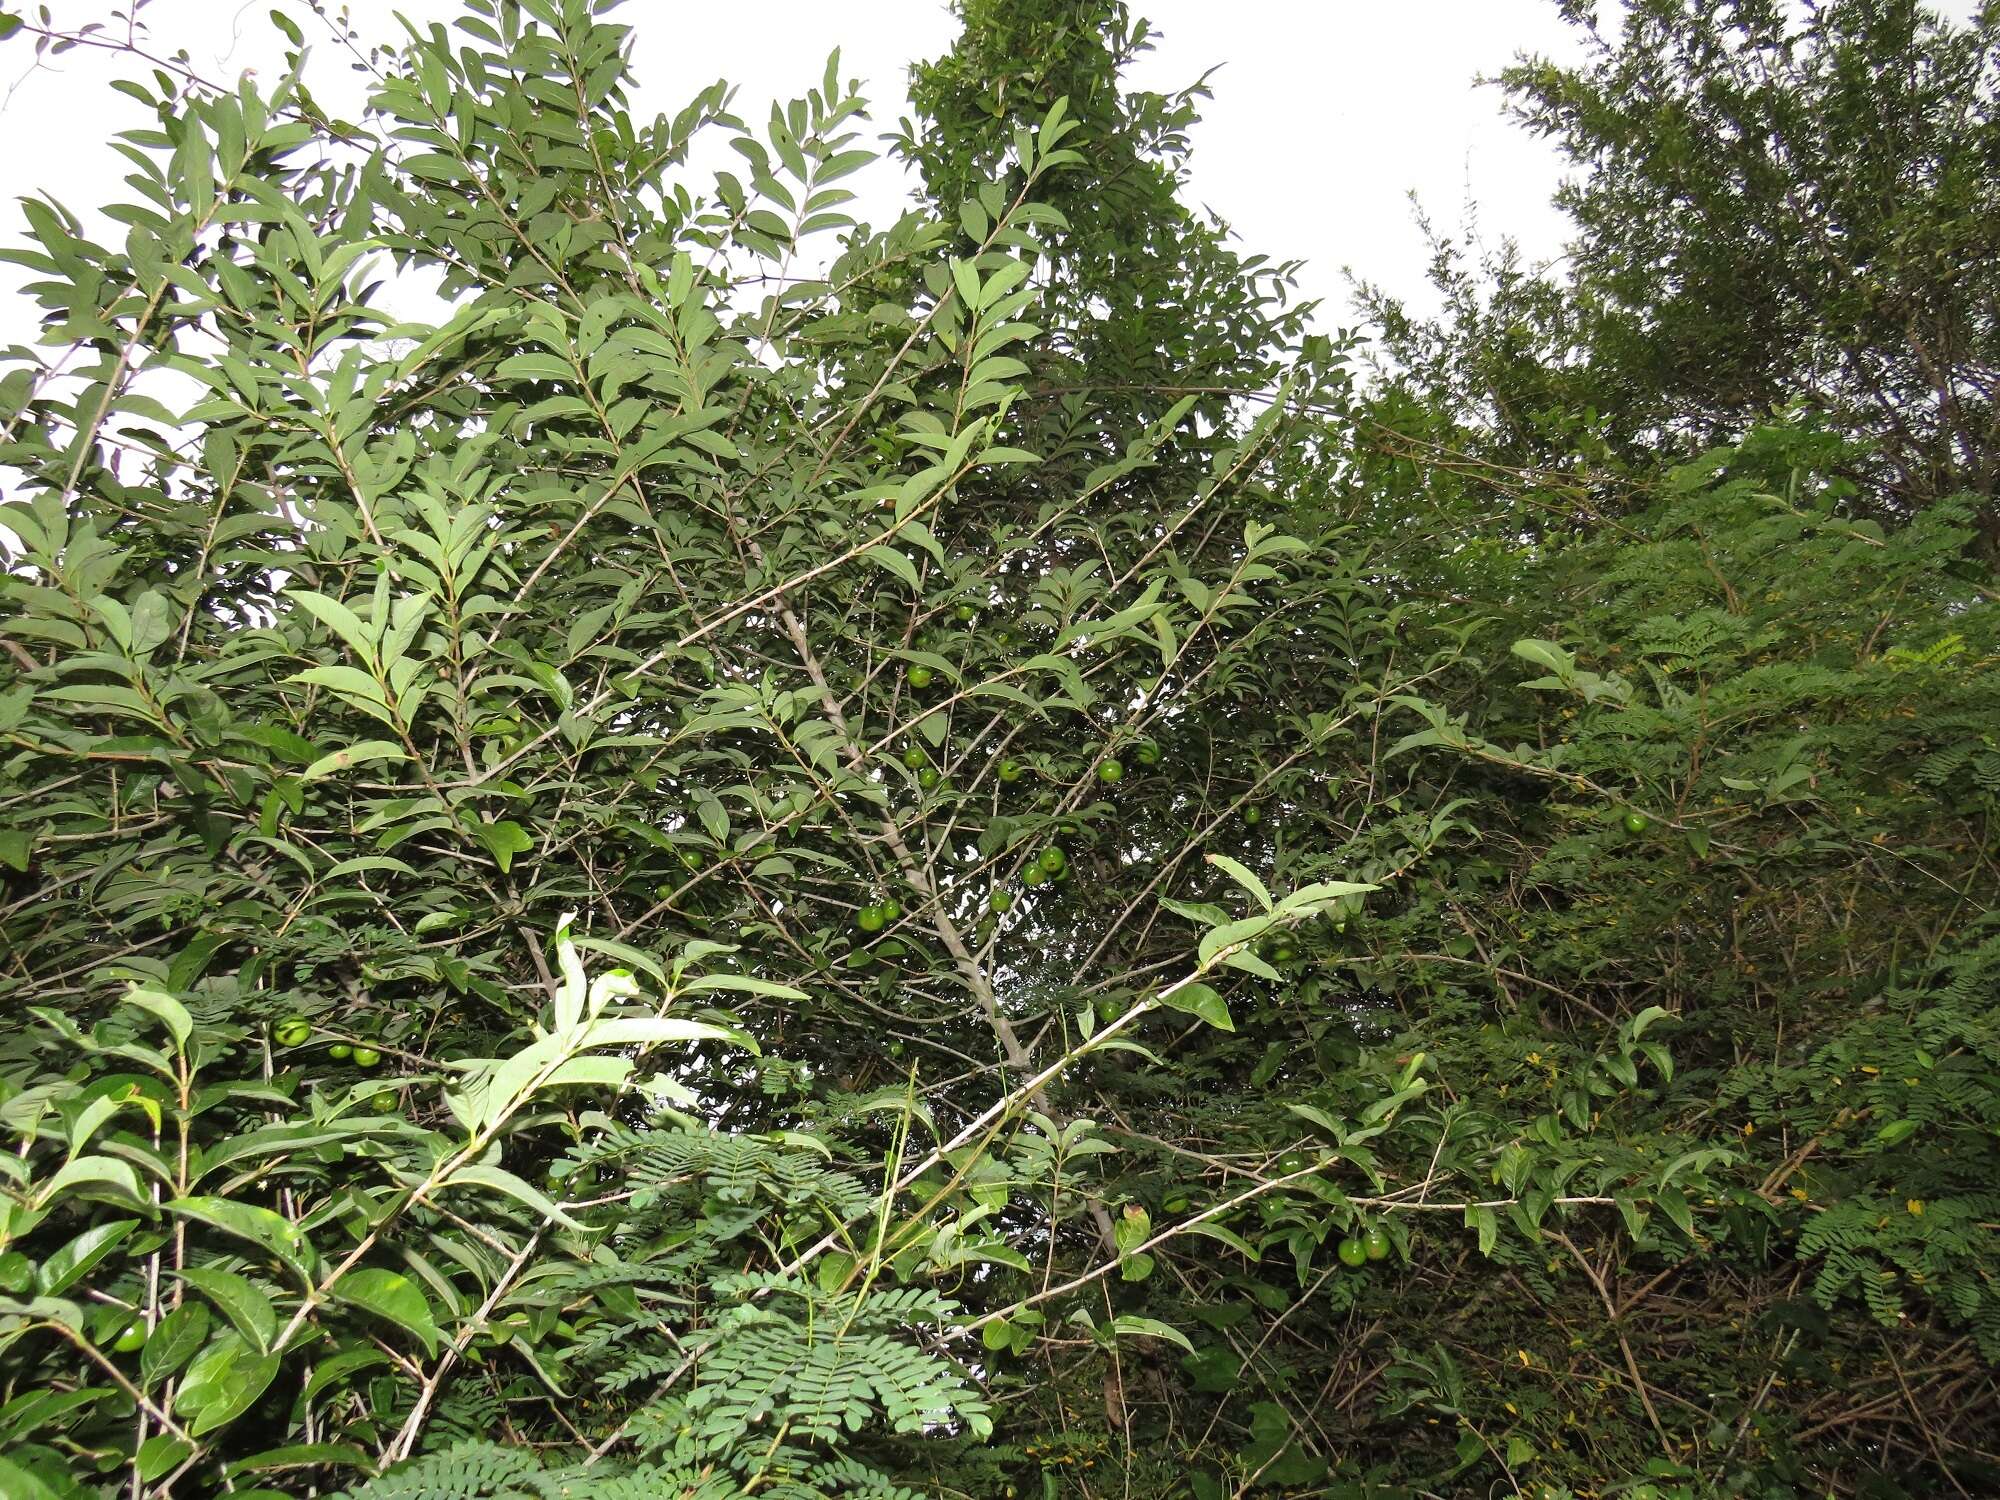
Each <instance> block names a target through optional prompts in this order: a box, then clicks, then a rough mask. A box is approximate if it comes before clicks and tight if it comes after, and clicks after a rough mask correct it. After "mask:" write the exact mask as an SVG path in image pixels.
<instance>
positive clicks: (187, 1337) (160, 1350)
mask: <svg viewBox="0 0 2000 1500" xmlns="http://www.w3.org/2000/svg"><path fill="white" fill-rule="evenodd" d="M212 1321H213V1320H212V1319H211V1318H210V1316H209V1311H208V1304H207V1303H206V1302H196V1301H193V1300H192V1299H190V1300H188V1301H186V1302H183V1303H182V1304H181V1305H180V1306H179V1307H177V1308H175V1309H174V1310H173V1311H172V1312H170V1313H168V1314H167V1315H166V1316H165V1317H164V1318H162V1319H160V1321H159V1323H158V1325H157V1326H156V1327H155V1328H154V1329H153V1335H152V1337H151V1338H149V1339H147V1340H146V1347H145V1348H144V1349H143V1350H142V1351H141V1352H140V1355H139V1372H140V1375H141V1376H142V1377H143V1378H144V1380H145V1382H146V1383H147V1384H148V1385H151V1384H153V1383H154V1382H155V1381H157V1380H161V1379H164V1378H165V1377H166V1376H168V1375H171V1374H173V1373H174V1371H176V1370H178V1369H179V1368H180V1367H181V1366H182V1365H184V1364H186V1363H187V1362H188V1361H189V1360H190V1359H192V1358H194V1353H195V1351H196V1350H197V1349H199V1348H200V1347H201V1346H202V1345H203V1344H205V1343H206V1342H208V1329H209V1325H210V1323H211V1322H212Z"/></svg>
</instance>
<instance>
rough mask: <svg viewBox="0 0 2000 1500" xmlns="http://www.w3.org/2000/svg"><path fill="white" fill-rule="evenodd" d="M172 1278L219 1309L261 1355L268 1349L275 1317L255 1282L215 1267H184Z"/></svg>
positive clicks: (269, 1301) (275, 1322)
mask: <svg viewBox="0 0 2000 1500" xmlns="http://www.w3.org/2000/svg"><path fill="white" fill-rule="evenodd" d="M174 1274H175V1275H176V1276H178V1277H180V1279H181V1280H183V1281H185V1282H186V1283H187V1284H188V1285H189V1286H191V1287H193V1288H194V1289H195V1290H196V1291H198V1292H200V1293H201V1294H202V1295H203V1296H204V1297H206V1298H208V1300H209V1301H211V1302H213V1303H214V1304H215V1305H216V1306H217V1307H218V1308H220V1309H221V1310H222V1314H223V1316H224V1317H226V1318H228V1319H229V1321H230V1322H232V1323H234V1324H235V1325H236V1327H237V1328H238V1329H239V1330H240V1331H241V1332H242V1334H243V1336H244V1337H245V1338H246V1339H248V1340H249V1341H250V1342H251V1344H253V1345H254V1346H255V1347H256V1348H257V1349H258V1350H259V1351H260V1352H261V1351H263V1350H266V1349H269V1348H270V1347H271V1340H272V1339H274V1338H276V1337H277V1335H278V1314H277V1312H276V1310H275V1309H274V1308H272V1306H271V1299H270V1298H269V1297H267V1296H265V1295H264V1293H263V1291H262V1289H260V1288H259V1287H258V1286H257V1284H256V1283H255V1282H253V1281H251V1280H249V1279H248V1278H247V1277H243V1276H238V1275H237V1274H236V1273H235V1272H234V1271H222V1270H218V1269H216V1268H215V1267H214V1266H184V1267H182V1268H181V1269H180V1270H178V1271H176V1272H174Z"/></svg>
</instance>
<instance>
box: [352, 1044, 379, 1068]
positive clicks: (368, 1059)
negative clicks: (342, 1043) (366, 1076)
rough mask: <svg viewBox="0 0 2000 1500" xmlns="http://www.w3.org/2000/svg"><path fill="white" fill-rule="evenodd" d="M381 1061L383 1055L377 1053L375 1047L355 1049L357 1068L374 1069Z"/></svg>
mask: <svg viewBox="0 0 2000 1500" xmlns="http://www.w3.org/2000/svg"><path fill="white" fill-rule="evenodd" d="M381 1061H382V1054H381V1053H379V1052H377V1051H376V1050H375V1049H374V1048H373V1047H356V1048H355V1049H354V1066H355V1067H357V1068H372V1067H375V1066H377V1065H378V1064H380V1063H381Z"/></svg>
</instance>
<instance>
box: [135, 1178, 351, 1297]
mask: <svg viewBox="0 0 2000 1500" xmlns="http://www.w3.org/2000/svg"><path fill="white" fill-rule="evenodd" d="M164 1206H165V1208H166V1210H167V1212H169V1213H174V1214H180V1215H181V1216H182V1217H184V1218H190V1219H197V1220H199V1221H200V1222H202V1223H204V1224H210V1225H213V1226H214V1227H215V1228H217V1229H220V1230H222V1231H224V1232H225V1233H228V1234H233V1235H236V1236H238V1237H239V1238H242V1239H246V1240H249V1241H250V1242H251V1243H252V1244H254V1245H256V1246H258V1247H259V1248H261V1249H263V1250H264V1251H266V1252H267V1253H269V1254H270V1255H272V1256H274V1257H275V1258H276V1259H277V1260H278V1262H279V1263H280V1264H282V1265H283V1266H284V1267H285V1268H286V1269H287V1270H288V1271H290V1272H291V1273H292V1274H293V1275H294V1276H296V1277H298V1278H299V1280H300V1281H301V1282H302V1283H303V1284H304V1285H305V1286H307V1287H311V1286H312V1285H313V1282H314V1279H315V1278H316V1276H317V1275H318V1270H319V1256H318V1254H317V1252H315V1251H314V1249H313V1247H312V1243H311V1241H309V1240H308V1239H307V1238H306V1237H305V1235H304V1233H303V1232H302V1231H301V1230H300V1229H299V1228H298V1226H297V1225H295V1224H294V1223H292V1221H291V1220H290V1219H287V1218H285V1217H284V1216H283V1215H281V1214H275V1213H272V1212H271V1210H269V1209H268V1208H259V1207H258V1206H257V1205H255V1204H252V1203H238V1202H236V1201H234V1200H233V1199H229V1198H205V1197H194V1198H176V1199H174V1200H173V1201H172V1202H170V1203H168V1204H166V1205H164Z"/></svg>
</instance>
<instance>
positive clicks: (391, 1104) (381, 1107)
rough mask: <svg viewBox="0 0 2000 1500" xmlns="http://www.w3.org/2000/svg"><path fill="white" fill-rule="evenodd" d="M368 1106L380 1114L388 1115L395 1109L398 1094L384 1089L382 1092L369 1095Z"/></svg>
mask: <svg viewBox="0 0 2000 1500" xmlns="http://www.w3.org/2000/svg"><path fill="white" fill-rule="evenodd" d="M368 1107H369V1108H370V1109H372V1110H374V1111H375V1113H376V1114H378V1115H386V1114H388V1113H390V1112H391V1111H393V1110H394V1109H395V1107H396V1096H395V1095H394V1094H393V1093H391V1092H389V1091H388V1090H387V1089H384V1090H383V1091H382V1092H381V1093H379V1094H374V1095H371V1096H370V1097H369V1100H368Z"/></svg>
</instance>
